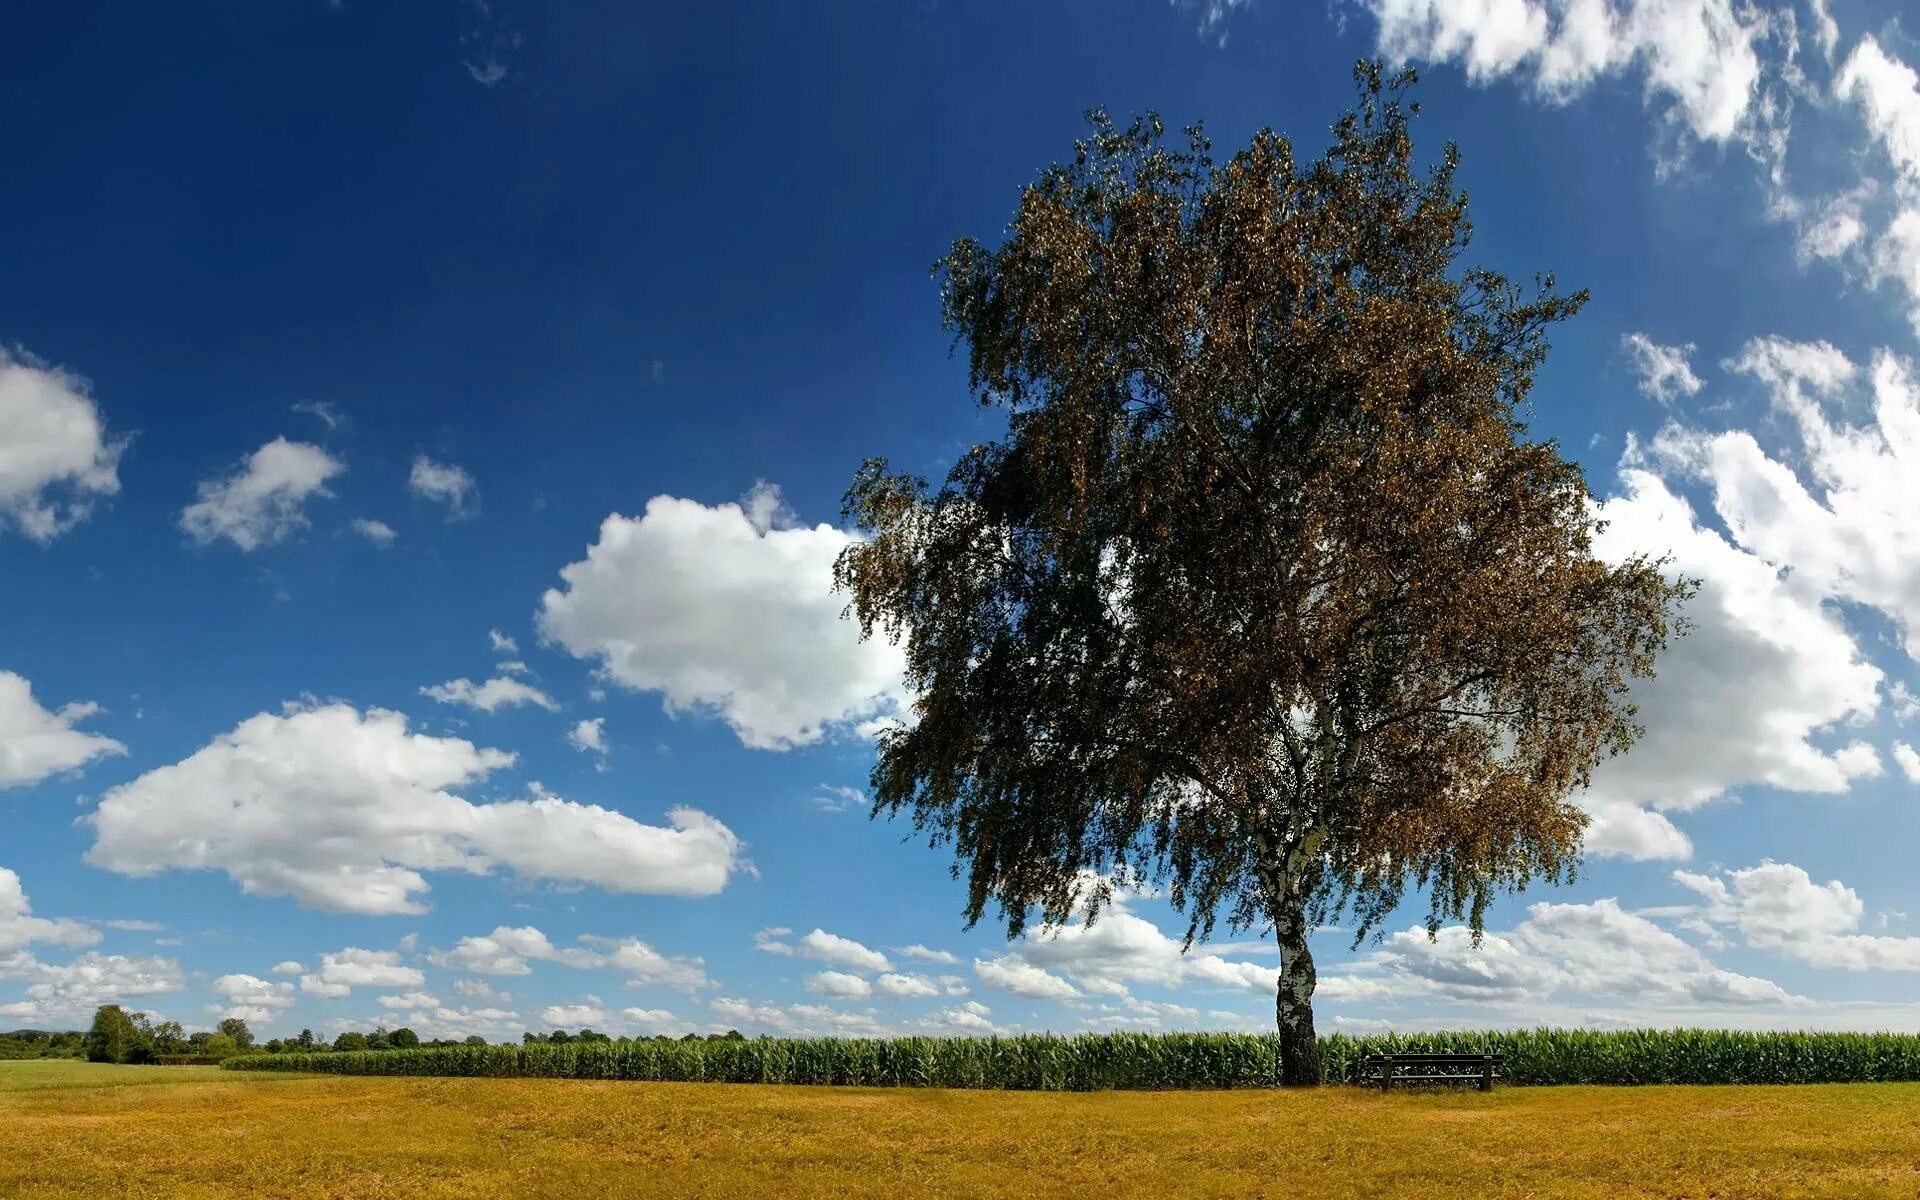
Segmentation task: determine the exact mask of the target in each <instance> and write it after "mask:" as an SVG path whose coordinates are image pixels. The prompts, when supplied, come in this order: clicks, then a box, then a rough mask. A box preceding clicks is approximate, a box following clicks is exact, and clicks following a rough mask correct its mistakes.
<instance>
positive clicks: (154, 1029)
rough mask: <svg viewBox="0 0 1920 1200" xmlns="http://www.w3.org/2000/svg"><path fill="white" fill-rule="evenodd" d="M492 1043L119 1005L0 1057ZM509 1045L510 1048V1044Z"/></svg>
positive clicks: (537, 1036)
mask: <svg viewBox="0 0 1920 1200" xmlns="http://www.w3.org/2000/svg"><path fill="white" fill-rule="evenodd" d="M673 1040H675V1039H673V1038H670V1037H668V1036H666V1035H665V1034H661V1035H658V1036H655V1037H652V1038H630V1037H624V1036H623V1037H619V1038H615V1037H613V1036H611V1035H609V1034H605V1033H596V1032H595V1031H594V1030H591V1029H582V1030H580V1031H579V1032H578V1033H569V1032H567V1031H566V1030H564V1029H556V1030H553V1031H552V1032H551V1033H531V1032H529V1033H525V1034H522V1035H521V1041H522V1043H523V1044H525V1045H529V1046H532V1045H548V1044H551V1045H556V1046H563V1045H567V1044H569V1043H574V1042H606V1043H609V1044H613V1043H622V1044H624V1043H629V1042H635V1041H673ZM678 1040H680V1041H683V1042H693V1041H701V1040H705V1041H710V1042H712V1041H744V1040H745V1035H743V1034H742V1033H741V1032H740V1031H739V1030H737V1029H729V1030H727V1031H726V1032H725V1033H710V1034H707V1035H705V1037H704V1039H703V1038H702V1035H700V1034H697V1033H689V1034H686V1035H685V1036H683V1037H681V1038H679V1039H678ZM488 1044H489V1043H488V1041H487V1039H486V1038H484V1037H481V1036H480V1035H479V1034H474V1035H472V1036H470V1037H466V1038H435V1039H433V1040H431V1041H425V1040H422V1039H421V1037H420V1035H419V1034H417V1033H415V1032H414V1031H413V1030H411V1029H409V1028H407V1027H406V1026H404V1025H402V1026H401V1027H400V1028H398V1029H388V1028H386V1027H385V1026H379V1027H376V1028H374V1029H371V1030H366V1031H362V1030H358V1029H349V1030H346V1031H345V1032H343V1033H341V1034H340V1035H339V1036H338V1037H336V1038H334V1039H333V1040H332V1041H331V1042H329V1041H327V1040H326V1039H325V1038H319V1037H315V1036H314V1033H313V1030H311V1029H302V1030H301V1031H300V1032H299V1034H298V1035H297V1036H294V1037H286V1038H272V1039H270V1040H268V1041H266V1042H264V1043H262V1042H257V1041H255V1039H254V1035H253V1030H251V1029H249V1028H248V1027H247V1023H246V1022H245V1021H243V1020H241V1019H239V1018H238V1017H228V1018H227V1019H226V1020H224V1021H221V1022H220V1024H219V1025H218V1026H216V1027H215V1028H214V1029H212V1030H201V1031H199V1032H197V1033H191V1034H189V1033H187V1032H186V1030H185V1029H183V1028H182V1027H181V1025H180V1022H178V1021H155V1020H153V1019H151V1018H150V1017H148V1016H147V1014H146V1013H139V1012H128V1011H127V1010H125V1009H123V1008H121V1007H120V1006H119V1005H118V1004H103V1005H101V1006H100V1008H99V1009H98V1010H96V1011H95V1012H94V1014H93V1025H92V1026H91V1028H89V1029H88V1030H87V1032H86V1033H84V1034H82V1033H77V1032H70V1033H43V1032H39V1031H36V1030H20V1031H18V1032H16V1033H9V1034H0V1058H44V1057H61V1056H65V1057H73V1058H77V1057H80V1056H81V1055H85V1056H86V1058H87V1059H88V1060H89V1061H90V1062H104V1063H163V1064H178V1063H213V1062H222V1061H225V1060H226V1059H229V1058H233V1057H235V1056H237V1055H242V1054H260V1053H266V1054H315V1053H320V1052H323V1051H328V1050H338V1051H366V1050H416V1049H419V1048H420V1047H422V1046H485V1045H488ZM508 1044H511V1043H508Z"/></svg>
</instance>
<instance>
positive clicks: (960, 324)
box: [836, 63, 1686, 1084]
mask: <svg viewBox="0 0 1920 1200" xmlns="http://www.w3.org/2000/svg"><path fill="white" fill-rule="evenodd" d="M1357 74H1358V79H1359V83H1360V103H1359V105H1358V107H1357V108H1356V109H1355V110H1354V111H1352V112H1350V113H1349V114H1348V115H1347V116H1345V117H1344V118H1342V119H1341V120H1340V122H1339V123H1338V124H1337V125H1336V126H1335V127H1334V137H1333V145H1332V147H1331V148H1330V149H1329V150H1328V151H1326V153H1325V154H1324V155H1322V156H1321V157H1320V158H1319V159H1317V160H1316V161H1313V162H1310V163H1302V162H1300V161H1299V160H1298V159H1296V157H1295V155H1294V150H1293V147H1292V146H1291V145H1290V144H1289V143H1288V141H1287V140H1286V139H1285V138H1283V137H1280V136H1279V135H1277V134H1274V133H1272V132H1262V133H1260V134H1258V135H1256V136H1255V137H1254V138H1253V140H1252V142H1251V144H1250V145H1249V146H1248V147H1247V148H1246V149H1245V150H1243V151H1241V152H1240V153H1238V154H1236V155H1234V156H1233V157H1232V158H1231V159H1230V160H1227V161H1219V160H1216V159H1215V158H1214V157H1213V155H1212V151H1211V147H1210V146H1209V144H1208V143H1207V141H1206V139H1205V138H1204V136H1202V135H1201V133H1200V131H1199V130H1198V129H1195V130H1192V131H1190V137H1189V138H1188V141H1187V145H1186V147H1185V148H1184V149H1170V148H1168V147H1167V146H1165V145H1164V144H1163V141H1162V137H1163V135H1162V130H1161V127H1160V124H1159V122H1158V121H1157V120H1155V119H1152V118H1149V119H1146V120H1143V121H1138V122H1135V123H1134V124H1133V125H1132V126H1131V127H1130V128H1125V129H1122V128H1118V127H1116V126H1114V125H1112V124H1111V123H1109V122H1107V121H1106V120H1105V118H1104V117H1099V116H1096V118H1095V120H1094V126H1093V131H1092V134H1091V136H1090V137H1089V138H1088V139H1087V140H1086V141H1084V142H1082V143H1081V144H1079V145H1078V146H1077V147H1076V148H1075V153H1074V156H1073V158H1072V160H1071V162H1070V163H1069V164H1067V165H1064V166H1059V167H1055V168H1053V169H1051V170H1049V171H1047V172H1046V173H1045V174H1044V175H1043V176H1042V177H1041V179H1040V181H1039V182H1038V183H1036V184H1035V185H1033V186H1032V187H1029V188H1028V189H1027V190H1026V192H1025V194H1024V195H1023V196H1022V197H1021V199H1020V204H1019V208H1018V212H1017V215H1016V217H1015V219H1014V221H1013V224H1012V227H1011V232H1010V236H1009V238H1008V239H1007V241H1006V242H1005V243H1004V244H1003V245H1001V246H1000V247H999V248H998V249H988V248H986V247H984V246H982V245H980V244H978V243H976V242H973V241H971V240H962V241H960V242H958V243H956V244H955V245H954V247H953V249H952V252H951V253H950V254H948V255H947V257H946V258H945V259H943V260H942V261H941V262H940V263H939V264H938V266H937V268H936V270H937V273H938V275H939V277H940V280H941V297H942V301H943V306H944V309H945V318H946V323H947V326H948V328H949V329H951V330H952V331H954V333H955V335H956V340H957V341H958V342H961V343H964V344H965V346H966V348H967V357H968V368H969V378H970V381H971V386H972V388H973V390H974V392H975V394H976V396H977V397H978V399H979V400H980V401H981V402H982V403H985V404H995V405H1000V406H1003V407H1004V408H1005V410H1006V411H1007V413H1008V418H1007V431H1006V435H1005V437H1004V438H1002V439H1001V440H998V441H994V442H991V443H989V444H986V445H980V446H976V447H974V448H973V449H972V450H971V451H969V452H968V453H966V454H965V455H963V456H962V457H961V458H960V460H959V461H958V462H957V463H956V464H955V465H954V467H953V468H952V470H951V471H950V472H949V473H948V475H947V479H946V482H945V485H944V486H943V487H942V488H940V489H939V490H938V491H930V490H929V488H928V487H927V485H926V484H925V483H924V482H923V481H922V480H920V479H917V478H914V477H913V476H910V475H902V474H895V473H892V472H890V471H889V470H888V468H887V465H886V464H885V462H883V461H880V460H873V461H870V462H869V463H867V464H866V465H865V466H864V467H863V468H862V469H861V471H860V472H859V474H858V475H857V476H856V478H855V480H854V482H853V485H852V487H851V488H850V489H849V491H848V494H847V504H846V512H847V515H848V517H849V518H850V519H851V520H852V521H853V522H854V523H855V524H856V525H857V526H858V527H859V528H860V529H861V530H862V531H863V532H864V534H865V536H864V537H862V538H861V539H860V540H859V541H858V542H856V543H854V544H853V545H851V546H850V547H849V548H848V549H847V550H846V551H845V552H844V553H843V555H842V557H841V558H840V561H839V563H838V566H837V570H836V577H837V580H838V582H839V583H840V585H841V586H842V587H844V588H846V589H847V590H848V591H849V592H850V594H851V596H852V608H853V611H854V613H855V615H857V617H858V618H859V621H860V624H861V626H862V629H863V630H864V631H865V632H866V633H868V634H870V635H871V634H873V633H874V632H875V631H880V632H883V633H884V634H885V635H887V636H890V637H895V638H899V639H902V640H903V641H904V643H905V648H906V660H907V674H908V677H909V682H910V684H911V686H912V689H913V691H914V693H915V694H916V697H917V699H916V702H915V712H914V717H915V719H914V720H913V721H912V722H911V723H910V724H907V725H905V726H904V727H900V728H895V729H893V730H891V731H889V732H886V733H884V734H883V735H882V737H881V741H880V747H879V753H878V756H877V760H876V762H875V765H874V768H873V777H872V792H873V797H874V811H875V814H876V815H879V814H896V815H897V814H902V813H904V814H907V815H909V816H910V817H911V818H912V820H913V821H914V823H915V827H916V828H918V829H920V830H923V831H925V832H926V833H927V834H929V835H930V837H931V839H932V841H933V842H934V843H935V844H937V845H950V846H951V847H952V848H953V850H954V853H955V855H956V857H957V859H958V863H957V866H956V871H957V872H963V873H964V877H965V880H966V886H967V898H966V917H967V920H968V921H969V923H972V922H976V921H978V920H980V918H981V917H982V916H983V914H984V913H985V912H986V910H987V909H988V907H989V906H990V905H991V906H994V907H996V908H997V909H998V910H999V914H1000V916H1001V917H1002V918H1003V920H1004V924H1005V926H1006V931H1007V934H1008V936H1010V937H1015V936H1018V935H1019V934H1020V933H1021V932H1022V931H1023V930H1024V929H1025V928H1026V927H1027V925H1028V924H1029V922H1030V921H1034V920H1036V919H1037V920H1038V921H1039V922H1040V923H1042V924H1057V923H1060V922H1064V921H1067V920H1070V919H1072V918H1073V917H1074V916H1084V918H1085V919H1087V920H1088V921H1092V920H1094V919H1096V918H1097V916H1098V914H1099V913H1100V911H1101V910H1102V909H1103V908H1104V907H1105V906H1106V905H1107V904H1108V903H1110V902H1111V900H1112V897H1113V889H1114V886H1115V882H1116V881H1119V882H1120V883H1123V884H1124V883H1132V882H1135V881H1158V882H1160V883H1162V884H1164V885H1165V890H1166V895H1167V897H1168V898H1169V899H1170V900H1171V902H1172V903H1173V904H1174V905H1175V906H1176V907H1178V908H1180V909H1181V910H1183V911H1184V912H1185V913H1186V914H1187V916H1188V918H1189V924H1188V927H1187V939H1188V942H1189V943H1191V942H1192V941H1194V940H1196V939H1200V938H1205V937H1207V936H1208V935H1209V934H1210V933H1211V932H1212V930H1213V928H1214V924H1215V921H1216V919H1217V918H1220V917H1224V918H1225V919H1226V921H1227V923H1228V925H1229V927H1230V928H1234V929H1243V928H1250V927H1258V926H1266V927H1270V928H1272V929H1273V930H1274V933H1275V936H1276V940H1277V942H1278V948H1279V951H1280V960H1281V970H1280V973H1279V977H1278V981H1277V988H1276V997H1275V1020H1276V1024H1277V1027H1278V1030H1279V1035H1280V1036H1279V1045H1280V1058H1281V1062H1280V1072H1279V1074H1280V1080H1281V1082H1283V1083H1286V1084H1311V1083H1317V1082H1319V1081H1320V1078H1321V1069H1320V1062H1319V1052H1318V1047H1317V1044H1316V1041H1315V1036H1314V1026H1313V1007H1312V1001H1313V992H1314V986H1315V973H1314V967H1313V957H1312V954H1311V952H1310V949H1309V946H1308V934H1309V932H1310V931H1311V930H1312V929H1314V928H1315V927H1316V926H1318V925H1323V924H1331V923H1334V922H1336V921H1338V922H1341V923H1343V924H1345V926H1346V928H1348V929H1350V930H1352V931H1353V932H1354V935H1355V937H1356V939H1357V940H1358V939H1364V938H1366V937H1367V936H1369V935H1370V934H1374V933H1376V932H1377V931H1378V929H1379V928H1380V927H1381V922H1382V921H1383V920H1384V919H1385V918H1386V917H1387V916H1388V915H1389V914H1391V913H1393V912H1394V911H1395V910H1396V909H1397V908H1398V907H1399V906H1400V904H1401V903H1402V901H1403V900H1404V899H1406V898H1407V896H1408V893H1409V892H1412V893H1414V894H1416V895H1417V894H1419V893H1422V892H1424V893H1425V894H1426V899H1427V902H1428V904H1427V909H1428V911H1427V916H1426V924H1427V928H1428V930H1429V932H1437V931H1438V929H1439V928H1440V926H1441V925H1442V924H1443V923H1444V922H1446V921H1449V920H1465V921H1467V922H1468V923H1469V924H1470V925H1471V927H1472V928H1473V929H1474V931H1475V932H1476V933H1477V932H1478V931H1479V929H1480V926H1481V920H1482V917H1483V914H1484V913H1485V912H1486V909H1487V905H1488V904H1489V902H1490V901H1491V899H1492V898H1493V897H1494V896H1495V895H1496V894H1498V893H1501V892H1504V891H1515V890H1518V889H1520V888H1522V887H1525V886H1526V885H1527V884H1529V883H1531V882H1533V881H1535V880H1546V881H1550V882H1553V881H1559V880H1562V879H1564V878H1566V877H1567V876H1568V875H1569V874H1570V873H1571V872H1572V871H1573V870H1574V868H1575V866H1576V865H1577V863H1578V858H1579V852H1580V838H1581V832H1582V829H1583V827H1584V825H1585V817H1584V815H1583V814H1582V812H1581V810H1580V808H1579V807H1578V805H1577V804H1576V803H1575V802H1574V801H1575V798H1576V794H1577V793H1578V792H1579V791H1580V790H1581V789H1582V788H1584V787H1585V786H1586V784H1587V782H1588V780H1589V777H1590V774H1591V772H1592V770H1593V768H1594V766H1595V765H1596V764H1597V763H1598V762H1599V761H1600V760H1601V759H1603V758H1605V757H1606V756H1608V755H1611V754H1616V753H1619V752H1621V751H1624V750H1625V749H1627V748H1628V747H1629V746H1630V745H1631V744H1632V743H1633V741H1634V740H1635V738H1636V737H1637V735H1638V733H1639V727H1638V725H1637V724H1636V722H1635V720H1634V710H1633V708H1632V707H1631V705H1630V704H1629V703H1628V701H1627V698H1626V697H1627V690H1628V687H1629V685H1630V683H1631V682H1632V680H1633V679H1634V678H1635V677H1637V676H1647V675H1650V674H1652V672H1653V669H1654V663H1655V657H1656V654H1657V652H1658V651H1659V650H1660V649H1661V648H1662V647H1663V646H1664V645H1665V643H1666V640H1667V637H1668V634H1669V631H1670V629H1671V628H1673V626H1674V621H1675V616H1674V614H1675V611H1676V608H1675V606H1676V605H1677V604H1678V602H1679V601H1680V600H1681V598H1682V597H1683V596H1684V595H1685V592H1686V588H1685V587H1684V586H1683V585H1681V584H1678V583H1675V582H1672V581H1670V580H1669V579H1668V578H1667V577H1666V576H1665V574H1664V573H1663V571H1662V567H1661V564H1660V563H1657V562H1654V561H1650V560H1648V559H1645V558H1629V559H1626V560H1624V561H1617V562H1608V561H1603V560H1602V559H1600V558H1599V557H1597V556H1596V554H1595V553H1594V549H1593V536H1594V534H1595V532H1596V530H1597V528H1598V526H1597V523H1596V519H1595V515H1594V505H1593V497H1592V496H1591V495H1590V493H1589V492H1588V490H1587V486H1586V483H1585V480H1584V478H1583V476H1582V474H1581V471H1580V468H1579V466H1578V465H1577V464H1575V463H1573V462H1571V461H1569V460H1568V459H1567V458H1566V457H1564V456H1563V455H1562V454H1561V452H1560V449H1559V447H1558V446H1556V445H1555V444H1554V443H1553V442H1552V441H1550V440H1541V439H1536V438H1535V437H1533V436H1531V434H1530V431H1529V430H1528V428H1527V424H1526V422H1527V418H1528V416H1529V408H1528V405H1529V393H1530V392H1531V389H1532V387H1533V383H1534V376H1535V372H1536V371H1537V369H1538V368H1539V367H1540V365H1541V364H1542V363H1543V362H1544V361H1545V357H1546V353H1547V340H1546V335H1547V330H1548V329H1549V328H1550V327H1551V326H1553V325H1554V324H1556V323H1557V322H1559V321H1562V320H1564V319H1566V318H1568V317H1570V316H1572V315H1573V314H1574V313H1575V312H1576V311H1577V310H1578V309H1579V308H1580V307H1581V305H1582V304H1583V303H1584V302H1585V300H1586V295H1585V293H1575V294H1571V295H1564V294H1560V293H1557V292H1556V291H1555V288H1554V283H1553V279H1552V277H1551V276H1547V277H1543V278H1541V279H1540V280H1539V281H1538V286H1537V287H1535V288H1523V287H1522V286H1520V285H1518V284H1515V283H1512V282H1510V281H1509V280H1508V279H1506V278H1505V277H1503V276H1501V275H1498V274H1496V273H1494V272H1492V271H1488V270H1484V269H1481V268H1477V267H1472V266H1468V265H1464V264H1463V263H1462V261H1461V258H1462V255H1463V252H1464V251H1465V248H1466V245H1467V240H1468V234H1469V231H1470V226H1469V224H1468V221H1467V199H1466V196H1465V194H1464V193H1462V192H1460V191H1459V190H1457V188H1456V187H1455V181H1454V172H1455V166H1456V163H1457V157H1458V156H1457V154H1456V151H1455V149H1454V147H1452V146H1451V145H1449V146H1448V147H1447V148H1446V149H1445V151H1444V152H1443V153H1442V154H1441V155H1440V156H1439V158H1438V160H1437V161H1436V162H1435V163H1434V164H1433V165H1432V166H1431V168H1427V169H1422V168H1421V167H1420V166H1419V165H1418V164H1417V163H1416V160H1415V158H1414V154H1413V139H1412V125H1411V121H1412V118H1413V116H1414V114H1415V113H1416V112H1417V111H1418V109H1417V107H1415V106H1410V105H1408V104H1407V103H1405V102H1404V98H1403V93H1404V91H1405V89H1406V88H1407V86H1409V85H1410V84H1411V83H1412V75H1411V74H1410V73H1409V74H1406V75H1403V76H1400V77H1398V78H1394V79H1383V77H1382V71H1381V68H1380V67H1379V65H1378V64H1372V63H1363V64H1361V66H1360V68H1359V70H1358V73H1357Z"/></svg>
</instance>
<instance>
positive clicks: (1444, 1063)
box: [1367, 1054, 1506, 1092]
mask: <svg viewBox="0 0 1920 1200" xmlns="http://www.w3.org/2000/svg"><path fill="white" fill-rule="evenodd" d="M1505 1062H1506V1057H1505V1056H1504V1055H1500V1054H1369V1055H1367V1070H1368V1074H1369V1077H1376V1078H1378V1079H1379V1080H1380V1089H1381V1090H1382V1091H1392V1090H1393V1082H1394V1080H1396V1079H1398V1080H1400V1081H1401V1082H1402V1083H1472V1084H1477V1085H1478V1086H1479V1088H1480V1090H1481V1091H1483V1092H1490V1091H1492V1090H1493V1081H1494V1080H1495V1079H1497V1078H1499V1076H1500V1068H1501V1066H1502V1065H1503V1064H1504V1063H1505ZM1402 1068H1408V1069H1410V1070H1411V1072H1412V1073H1411V1074H1410V1073H1408V1071H1406V1070H1402Z"/></svg>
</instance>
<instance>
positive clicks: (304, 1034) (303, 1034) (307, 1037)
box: [293, 1029, 314, 1052]
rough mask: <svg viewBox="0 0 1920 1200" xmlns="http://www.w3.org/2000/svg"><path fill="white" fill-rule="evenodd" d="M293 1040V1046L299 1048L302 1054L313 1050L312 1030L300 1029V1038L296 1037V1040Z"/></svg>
mask: <svg viewBox="0 0 1920 1200" xmlns="http://www.w3.org/2000/svg"><path fill="white" fill-rule="evenodd" d="M293 1040H294V1043H295V1044H296V1045H297V1046H299V1048H300V1049H301V1051H303V1052H305V1051H310V1050H312V1049H313V1047H314V1037H313V1030H311V1029H302V1030H301V1031H300V1036H299V1037H297V1038H295V1039H293Z"/></svg>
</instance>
